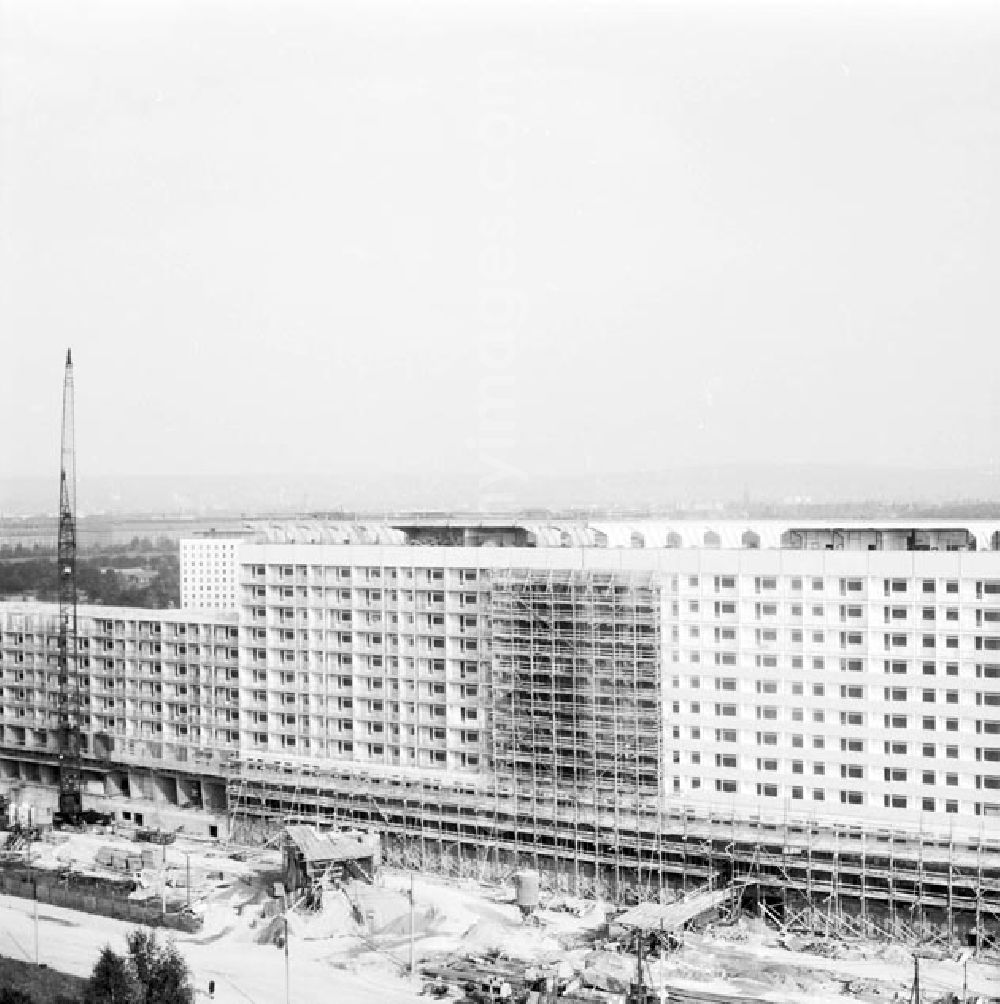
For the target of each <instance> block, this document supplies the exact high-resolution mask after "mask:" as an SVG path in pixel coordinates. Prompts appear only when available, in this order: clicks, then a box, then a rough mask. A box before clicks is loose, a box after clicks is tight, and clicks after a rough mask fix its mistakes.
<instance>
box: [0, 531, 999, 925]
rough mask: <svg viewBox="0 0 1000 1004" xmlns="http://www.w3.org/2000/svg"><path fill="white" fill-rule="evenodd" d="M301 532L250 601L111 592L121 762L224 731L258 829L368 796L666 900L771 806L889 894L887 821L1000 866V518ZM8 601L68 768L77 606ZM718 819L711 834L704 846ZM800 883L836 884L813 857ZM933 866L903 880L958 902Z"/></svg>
mask: <svg viewBox="0 0 1000 1004" xmlns="http://www.w3.org/2000/svg"><path fill="white" fill-rule="evenodd" d="M280 536H281V535H280V534H279V533H275V532H273V531H272V532H270V533H269V534H268V535H267V539H265V540H261V541H254V542H251V541H244V542H243V543H241V544H239V545H238V551H237V552H236V553H237V555H238V566H237V568H236V572H235V577H236V581H237V582H238V589H237V592H236V593H235V596H234V602H235V604H236V610H235V611H234V612H233V613H229V614H225V613H205V614H199V615H195V614H194V613H190V612H186V611H182V612H176V613H172V614H171V613H167V612H160V611H158V612H155V613H154V612H152V611H130V612H124V611H114V612H112V611H107V612H105V613H104V614H103V616H102V615H101V613H100V612H98V611H88V613H87V618H85V622H86V623H87V624H88V625H89V626H88V627H87V628H86V630H85V632H84V634H85V640H86V641H87V651H88V656H89V659H90V663H89V665H88V666H87V667H86V669H87V670H88V672H89V678H88V683H87V689H88V694H89V699H90V706H89V712H90V725H89V728H90V730H91V733H92V737H93V738H92V745H91V747H90V750H91V753H92V756H94V758H95V765H96V764H97V758H98V757H99V756H103V757H104V762H106V763H107V762H112V763H113V762H118V763H124V764H136V763H138V762H140V761H146V762H149V763H152V764H153V766H154V767H155V766H157V765H156V762H155V761H156V756H155V755H154V754H155V751H157V750H160V751H161V752H160V756H161V757H162V758H163V759H164V760H165V761H167V760H169V761H170V763H171V765H175V761H181V762H183V761H184V759H185V757H186V758H187V761H188V763H190V761H191V759H192V758H193V757H194V756H195V755H196V751H201V752H200V753H198V754H197V755H198V756H199V758H200V760H201V763H200V765H199V769H202V772H203V774H204V776H205V777H206V778H212V777H214V778H215V779H216V780H218V781H220V782H221V781H223V780H224V781H225V783H226V785H227V798H226V799H225V804H226V806H227V807H228V811H229V821H230V823H237V822H240V821H241V820H242V821H243V822H246V821H248V820H250V821H252V820H255V819H256V820H261V819H272V820H275V819H281V818H283V817H287V816H288V815H314V816H315V817H317V818H324V817H328V818H331V819H334V818H351V819H352V820H354V821H359V820H364V821H368V822H369V823H371V824H372V825H374V826H377V827H379V828H381V829H383V830H384V832H385V833H386V834H387V837H392V838H393V839H397V838H398V840H399V841H400V842H401V845H407V843H409V844H411V845H419V847H420V848H421V854H423V853H424V852H425V851H426V848H427V846H428V841H431V842H434V843H435V845H436V846H437V848H438V851H439V852H440V853H441V855H442V860H443V859H444V857H446V856H447V854H446V850H447V848H448V847H452V848H454V849H455V853H456V854H457V855H459V856H461V854H462V853H465V852H466V851H467V852H469V853H472V854H473V855H475V854H477V853H481V852H482V850H483V849H484V848H490V847H493V848H495V849H496V850H497V853H498V854H499V853H502V854H503V855H505V856H506V857H507V858H508V859H509V858H510V857H512V856H513V857H515V858H516V857H517V856H519V855H523V854H529V855H531V856H533V857H534V859H535V860H536V862H537V861H539V859H547V860H550V861H553V862H555V867H556V868H557V870H558V869H559V868H562V869H563V870H564V871H565V870H566V869H569V870H570V871H571V872H572V873H573V874H574V876H575V878H576V879H581V878H586V877H587V876H589V877H590V879H592V880H594V881H596V880H597V879H598V878H599V876H600V875H601V874H604V873H605V872H607V871H608V870H609V869H610V870H612V871H613V872H614V875H615V881H616V883H617V882H619V881H620V880H622V876H623V875H627V876H630V878H628V879H627V880H625V881H627V882H631V883H632V885H633V886H634V887H635V888H636V889H640V890H643V892H642V894H649V892H650V889H651V888H652V887H651V886H650V884H649V883H650V882H651V881H652V879H651V876H658V877H659V878H658V881H660V882H661V883H662V881H663V877H664V875H667V876H668V877H669V876H670V875H673V876H677V875H681V876H687V875H702V876H704V877H707V876H709V875H719V874H722V873H723V872H725V871H726V869H727V868H728V869H730V870H731V869H732V868H733V867H736V865H737V864H739V862H737V861H736V859H735V858H734V859H733V860H731V861H729V863H728V864H726V862H724V861H722V858H721V857H720V855H721V854H722V852H721V851H718V852H717V850H713V849H712V847H713V846H714V842H716V841H718V842H719V843H720V846H730V847H732V846H743V845H741V844H739V841H737V840H735V838H734V835H735V833H736V829H734V828H735V827H738V826H741V825H743V824H746V825H749V826H752V827H759V828H760V830H759V833H758V834H757V836H750V837H746V846H747V847H749V844H750V843H753V842H754V841H757V842H759V840H760V839H763V838H762V837H761V834H766V833H773V832H775V828H784V830H783V833H784V836H783V837H782V840H783V841H784V845H785V846H786V847H787V846H791V845H792V844H793V843H794V841H795V839H798V838H796V837H794V836H790V835H789V832H790V829H789V828H791V832H794V833H797V834H800V835H801V834H806V835H807V836H808V834H810V833H813V832H814V828H815V827H820V828H821V829H823V828H825V832H830V833H833V834H834V835H837V834H840V835H841V836H842V838H843V839H844V840H845V841H848V845H847V846H848V848H849V852H845V853H846V854H847V857H849V856H850V854H851V853H855V852H857V853H859V854H860V855H861V857H860V859H859V860H861V861H862V866H859V868H858V869H856V873H857V874H860V875H861V876H862V878H861V879H860V882H861V885H860V886H857V887H856V888H855V887H853V886H852V887H850V888H847V887H845V890H846V891H844V894H845V895H853V896H860V897H861V898H862V899H863V898H864V896H865V895H866V892H865V890H866V889H868V893H867V894H868V895H871V894H872V893H871V887H870V886H865V879H864V877H863V876H864V874H865V872H866V869H865V868H864V867H863V862H864V860H865V856H864V855H865V851H864V849H863V848H862V850H860V851H857V848H856V846H855V845H854V844H853V843H851V842H852V841H855V840H856V839H862V840H863V839H864V835H865V834H877V833H878V832H879V831H884V832H886V833H888V832H890V831H891V832H892V833H894V834H897V835H898V834H902V835H903V837H904V839H905V840H910V841H911V843H910V844H909V845H907V846H906V847H904V846H903V845H902V844H900V843H899V841H896V842H895V843H893V844H892V846H893V847H894V848H895V850H894V851H893V852H892V853H895V854H896V855H898V856H899V857H900V859H901V860H902V859H904V858H909V859H917V858H919V860H921V861H923V860H924V856H925V855H927V854H928V853H930V852H928V850H927V849H928V848H934V847H937V848H939V849H940V848H941V847H948V848H950V849H951V848H954V847H956V846H959V845H960V847H961V850H962V853H964V854H967V855H968V854H973V855H974V856H975V855H979V857H977V858H976V860H977V862H978V864H977V865H976V867H977V868H978V871H976V875H977V876H978V877H977V879H976V881H977V882H981V881H984V880H983V865H982V859H981V855H982V854H983V853H987V854H988V855H991V857H989V859H988V862H987V864H988V868H987V870H988V871H989V869H997V868H1000V550H997V547H998V543H1000V537H998V526H997V525H996V524H987V523H976V524H974V525H971V526H969V525H966V524H957V523H956V524H945V525H918V526H898V525H895V524H886V525H883V526H879V527H872V526H865V525H862V524H854V525H850V526H840V527H831V526H829V525H823V524H816V523H812V524H806V523H801V524H790V523H777V522H772V523H755V524H750V523H725V524H722V523H720V524H704V525H702V524H699V525H697V526H695V525H693V524H680V523H677V524H659V523H644V524H628V525H627V524H610V523H606V524H592V525H582V524H572V525H567V526H558V525H557V526H552V525H542V524H527V523H524V524H518V523H515V524H509V525H503V526H500V525H493V526H489V525H476V526H471V525H468V524H457V523H448V524H442V523H434V522H430V521H427V522H425V523H423V524H416V523H414V525H409V526H406V527H403V528H400V527H395V528H383V530H382V531H379V530H373V531H372V532H371V533H367V532H366V533H360V534H353V535H349V536H346V537H345V536H342V535H339V534H338V533H336V532H324V533H322V534H319V535H313V536H310V535H309V534H307V533H304V532H303V531H302V530H301V528H299V529H297V530H296V532H295V533H294V534H292V537H291V542H287V543H282V542H280ZM303 537H305V538H306V539H315V540H321V541H327V542H320V543H304V542H302V540H303ZM342 539H349V540H355V541H357V540H369V541H372V540H376V541H378V540H384V541H387V543H357V542H355V543H330V542H329V541H331V540H342ZM400 540H405V541H406V542H405V543H400V542H397V541H400ZM222 543H227V542H222ZM470 544H471V545H472V546H469V545H470ZM192 560H195V561H197V560H199V559H198V552H196V551H189V552H188V556H187V558H186V562H187V563H190V561H192ZM0 609H2V608H0ZM0 617H2V619H3V646H2V655H3V660H2V661H0V669H2V671H3V678H2V681H0V682H2V684H3V690H4V694H3V697H2V700H0V705H2V706H3V708H4V712H3V717H2V719H0V721H2V722H3V735H2V743H3V748H2V750H0V756H2V757H4V758H5V759H6V762H7V763H8V764H11V763H16V764H23V763H24V762H25V761H26V760H28V759H31V756H32V755H34V754H38V756H36V757H35V759H38V760H39V762H42V760H41V758H42V757H43V755H44V754H47V753H49V752H50V751H51V742H52V740H51V739H50V738H47V739H46V740H45V742H44V743H42V742H41V740H40V739H39V735H40V733H39V730H38V728H37V725H38V724H39V723H40V722H45V721H46V720H47V719H46V718H45V716H46V715H49V716H50V715H51V711H52V709H51V707H50V706H49V705H48V704H47V703H46V701H47V700H48V696H47V695H48V694H49V693H50V690H49V688H51V686H52V680H51V675H52V674H51V670H50V669H49V668H48V667H49V666H50V665H51V660H52V659H53V658H54V648H53V647H52V646H53V644H54V623H55V618H54V615H53V614H52V612H48V613H45V614H44V615H43V614H42V613H31V611H30V610H29V609H27V608H23V609H22V608H12V607H8V608H6V609H4V610H3V613H2V615H0ZM32 617H34V618H36V619H37V618H40V619H41V620H40V621H39V620H35V621H31V618H32ZM29 622H30V623H29ZM22 623H23V624H25V626H24V627H23V628H22V627H19V625H21V624H22ZM154 624H155V625H157V630H156V631H155V632H154V631H153V628H152V625H154ZM43 625H47V626H43ZM144 632H145V633H144ZM220 632H221V634H220ZM237 635H238V637H237ZM195 638H197V640H195ZM144 644H145V645H147V646H153V645H155V644H159V645H160V651H159V652H156V651H154V650H153V648H152V647H148V648H146V649H143V647H142V646H143V645H144ZM109 645H110V648H109V647H108V646H109ZM165 646H170V649H169V652H168V651H167V650H166V648H165ZM182 646H183V647H184V650H183V651H182V650H181V649H182ZM192 646H194V647H196V648H197V651H193V650H192ZM237 649H238V653H237ZM105 653H106V654H105ZM19 659H21V660H27V662H19V661H18V660H19ZM39 660H40V662H39ZM29 664H30V669H31V672H32V673H33V674H34V675H33V676H32V677H31V678H29V677H28V676H24V677H23V678H22V677H19V676H17V674H18V673H27V672H28V670H29ZM157 665H159V666H160V667H161V670H160V673H161V676H160V678H159V679H157V676H156V673H155V671H154V668H153V667H155V666H157ZM181 667H185V668H186V673H187V682H185V681H184V679H183V676H184V674H182V673H181V672H180V670H181ZM193 669H196V670H197V673H198V676H197V682H195V680H194V679H193V678H192V676H191V673H192V670H193ZM11 673H13V674H14V675H13V676H11V675H10V674H11ZM143 685H145V686H147V688H148V687H150V686H154V687H155V686H157V685H158V686H159V687H160V688H161V689H160V692H159V695H155V694H154V692H153V691H150V690H148V689H147V691H146V692H144V691H143V690H142V687H143ZM185 686H186V687H187V688H188V689H187V692H186V693H182V692H181V689H180V688H181V687H185ZM168 687H169V688H172V689H171V690H170V691H169V694H168V692H167V691H166V690H165V689H164V688H168ZM192 687H194V688H195V689H194V690H192ZM17 695H22V696H17ZM29 695H33V696H29ZM156 696H159V697H160V700H159V701H156V700H155V699H154V698H155V697H156ZM182 699H183V702H182ZM111 701H114V703H113V704H111V703H110V702H111ZM122 701H124V705H122V703H121V702H122ZM182 708H183V709H184V710H183V712H182V710H181V709H182ZM154 709H155V710H154ZM22 712H24V713H23V714H22ZM39 714H40V715H42V718H38V717H37V716H38V715H39ZM26 715H31V716H34V717H31V718H30V720H27V719H26V717H25V716H26ZM49 721H50V719H49ZM182 728H184V729H186V730H187V731H186V732H184V731H182ZM42 731H44V730H42ZM101 735H105V736H107V737H108V740H109V741H113V746H112V747H111V748H110V749H102V748H101V745H100V744H101V742H103V741H104V740H102V739H101V738H100V736H101ZM227 757H228V758H230V766H229V767H228V768H223V767H222V762H223V761H224V760H225V759H226V758H227ZM164 766H166V764H164ZM95 769H96V766H95ZM7 770H8V775H10V774H11V772H12V769H11V768H10V767H9V766H8V768H7ZM21 770H22V768H21V767H17V768H15V769H14V770H13V772H14V773H18V772H20V771H21ZM49 777H50V778H51V774H50V775H49ZM213 798H215V804H216V805H218V804H219V801H218V798H217V797H216V796H213ZM695 826H701V827H702V830H701V831H699V832H701V833H702V836H703V837H704V839H705V840H706V841H707V843H706V845H705V846H706V847H708V848H709V849H708V850H706V851H705V852H704V853H703V854H701V856H700V857H699V856H697V855H693V852H691V851H690V850H684V851H679V850H678V847H680V846H681V845H682V842H683V841H686V840H687V838H688V836H689V832H688V828H689V827H695ZM807 836H806V837H802V839H803V840H805V839H807ZM730 838H733V839H731V840H730V843H729V844H728V845H727V844H726V840H727V839H730ZM741 839H743V838H741ZM767 839H774V838H773V837H771V838H767ZM837 839H840V838H839V837H838V838H837ZM877 839H878V840H880V839H881V838H877V837H875V836H873V837H872V840H873V841H874V840H877ZM893 839H894V840H895V838H893ZM956 841H957V842H958V844H956ZM685 846H687V847H688V848H690V847H691V846H692V845H691V844H689V843H688V844H686V845H685ZM852 847H853V848H854V851H850V848H852ZM404 853H405V846H404ZM448 853H450V852H448ZM728 853H730V854H732V853H733V852H728ZM796 853H799V852H798V851H796ZM833 853H834V854H840V853H841V851H834V852H833ZM869 853H873V854H876V855H878V854H883V853H884V847H881V846H876V847H875V850H874V851H871V852H869ZM941 853H943V852H941ZM951 853H952V850H949V851H948V854H949V855H950V854H951ZM994 856H995V857H996V860H994ZM847 857H845V858H844V860H845V861H846V860H847ZM745 858H746V860H745V861H743V863H742V865H740V867H751V865H752V866H753V867H757V864H754V862H758V860H759V858H758V856H757V851H756V850H755V851H753V852H752V853H751V851H750V850H747V851H746V855H745ZM741 860H742V859H741ZM796 860H797V861H798V860H801V859H796ZM949 860H951V859H950V858H949ZM786 864H787V863H786ZM775 867H777V866H775ZM782 867H786V865H782ZM787 867H789V868H790V867H791V866H787ZM817 867H818V866H817ZM921 867H923V866H921ZM948 867H949V869H951V867H952V866H951V865H950V864H949V865H948ZM845 868H846V865H845ZM826 873H829V868H827V870H826ZM826 873H824V874H826ZM950 873H951V872H950V871H949V874H950ZM818 874H819V873H817V875H818ZM921 874H922V873H921ZM991 874H992V873H991ZM776 875H777V873H774V874H772V879H773V880H774V881H775V882H777V881H778V878H776V877H775V876H776ZM823 881H825V882H829V881H831V880H829V879H823ZM901 881H902V880H901ZM927 881H928V882H930V881H931V880H930V879H928V880H927ZM989 881H991V882H994V884H995V885H996V889H992V887H990V888H991V891H990V892H989V896H988V897H987V899H986V900H984V899H983V896H982V895H981V892H982V889H981V887H979V886H977V887H976V890H973V891H972V892H969V896H971V897H972V898H971V899H969V902H973V901H975V902H987V901H988V902H993V901H994V900H995V901H996V905H997V906H998V907H1000V871H997V873H996V877H995V879H994V878H989ZM796 882H798V885H795V883H792V887H794V888H799V889H801V890H806V889H807V888H808V889H809V890H815V889H816V888H819V886H818V885H817V883H819V882H820V880H819V878H816V877H815V876H814V874H813V870H812V866H811V865H810V866H808V867H806V868H805V871H804V872H803V873H802V875H801V876H800V878H799V879H796ZM905 883H909V885H907V886H906V889H907V891H905V893H904V892H903V891H901V890H902V889H903V887H902V886H901V885H897V886H892V883H891V882H890V887H889V888H887V889H882V890H881V891H880V892H879V895H882V896H883V897H884V899H885V901H886V902H887V903H888V902H893V901H894V900H893V897H894V896H895V897H897V898H899V897H900V896H902V897H903V898H904V899H905V897H906V896H909V897H910V899H909V902H912V903H916V902H930V901H931V900H932V899H933V897H931V894H930V893H928V892H927V889H928V888H930V886H925V884H924V879H923V878H921V879H920V887H919V889H918V888H917V885H916V884H915V883H916V880H913V881H912V882H911V881H910V879H909V878H907V879H906V880H905ZM905 883H904V884H905ZM823 888H827V887H826V886H824V887H823ZM836 888H838V887H836V884H835V889H836ZM970 888H971V887H970ZM831 894H832V893H831ZM934 895H935V896H937V901H938V902H940V903H945V902H947V903H948V904H952V903H958V902H959V900H956V899H955V895H954V891H953V890H951V889H949V891H948V892H947V894H945V893H935V894H934ZM928 897H931V898H928ZM976 897H978V899H977V898H976ZM989 897H992V899H990V898H989ZM959 899H960V897H959ZM956 908H958V907H956ZM948 909H949V910H950V909H951V905H949V906H948Z"/></svg>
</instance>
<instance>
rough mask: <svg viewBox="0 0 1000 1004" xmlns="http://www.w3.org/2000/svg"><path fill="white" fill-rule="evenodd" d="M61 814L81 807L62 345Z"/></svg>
mask: <svg viewBox="0 0 1000 1004" xmlns="http://www.w3.org/2000/svg"><path fill="white" fill-rule="evenodd" d="M57 554H58V566H59V814H60V816H61V817H62V819H63V821H64V822H69V823H76V822H77V821H78V820H79V818H80V815H81V812H82V810H83V798H82V793H81V787H82V786H81V775H82V769H81V763H80V755H81V748H82V745H83V741H82V735H81V730H80V718H81V701H80V673H79V665H78V652H77V635H76V444H75V436H74V431H73V355H72V351H71V350H70V349H67V350H66V375H65V378H64V380H63V401H62V448H61V454H60V465H59V545H58V551H57Z"/></svg>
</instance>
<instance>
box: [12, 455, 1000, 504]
mask: <svg viewBox="0 0 1000 1004" xmlns="http://www.w3.org/2000/svg"><path fill="white" fill-rule="evenodd" d="M55 484H56V482H55V479H54V478H53V479H41V478H6V479H4V480H3V481H2V482H0V516H11V515H19V514H34V513H46V512H48V513H51V512H53V511H54V509H55V503H56V490H55ZM78 497H79V508H80V511H81V512H82V513H101V512H104V513H126V512H127V513H161V514H170V515H176V514H192V515H193V514H206V513H207V514H211V513H219V514H222V513H251V512H274V513H281V512H310V511H319V510H331V509H339V508H346V509H358V510H365V511H368V512H375V513H377V512H381V511H399V510H415V509H437V510H459V511H460V510H466V509H467V510H479V509H482V508H497V505H498V500H500V502H501V503H502V504H504V505H505V507H508V508H516V509H524V508H543V509H556V508H557V509H565V508H569V507H573V508H582V509H587V508H592V507H598V508H602V509H608V508H611V509H618V508H620V509H623V510H648V509H652V510H659V509H665V508H671V507H678V506H679V507H683V508H685V509H688V510H693V511H700V510H705V511H711V510H712V509H714V508H719V507H728V506H733V505H740V506H744V507H747V506H749V507H750V508H758V507H760V506H765V507H766V506H770V505H791V506H799V505H806V506H809V505H818V506H826V505H838V504H848V505H858V504H876V505H885V504H889V503H892V504H900V505H913V504H929V505H940V504H942V503H956V504H964V503H970V502H973V503H990V502H993V501H997V502H1000V470H997V469H993V468H979V469H953V470H949V469H937V470H913V469H907V468H895V467H880V468H874V467H851V466H832V465H823V464H786V465H768V466H759V465H751V464H745V465H736V464H730V465H724V466H720V467H686V468H678V469H673V470H671V469H658V470H648V471H639V472H621V473H614V472H610V473H609V472H604V473H584V472H581V473H574V474H551V473H547V474H534V475H525V476H523V477H522V476H515V475H510V476H507V477H505V478H504V479H503V480H502V481H499V482H491V481H490V480H489V478H487V477H485V476H484V475H483V472H479V471H472V472H466V473H455V472H452V473H442V472H429V473H426V474H423V475H421V474H412V473H406V474H402V475H394V474H371V473H363V472H355V473H351V472H343V473H337V474H318V475H242V476H223V475H220V476H215V477H194V476H185V475H178V476H168V475H163V476H155V477H120V478H110V477H98V478H87V477H81V478H80V484H79V493H78Z"/></svg>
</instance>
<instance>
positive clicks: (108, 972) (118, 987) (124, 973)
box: [83, 945, 143, 1004]
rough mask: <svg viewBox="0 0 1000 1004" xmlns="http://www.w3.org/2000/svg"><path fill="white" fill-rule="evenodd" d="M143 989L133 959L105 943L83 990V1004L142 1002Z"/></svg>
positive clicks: (130, 1003)
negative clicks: (137, 977) (133, 967)
mask: <svg viewBox="0 0 1000 1004" xmlns="http://www.w3.org/2000/svg"><path fill="white" fill-rule="evenodd" d="M142 999H143V998H142V990H141V988H140V986H139V981H138V980H137V979H136V977H135V972H134V971H133V969H132V964H131V960H130V959H127V958H125V957H124V956H121V955H119V954H118V953H117V952H114V951H112V949H111V946H110V945H105V946H104V948H103V949H102V950H101V954H100V957H99V958H98V960H97V962H96V963H95V965H94V971H93V972H92V973H91V974H90V979H89V980H87V985H86V987H85V988H84V991H83V1004H141V1002H142Z"/></svg>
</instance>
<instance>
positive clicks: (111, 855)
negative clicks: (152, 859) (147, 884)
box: [94, 845, 150, 875]
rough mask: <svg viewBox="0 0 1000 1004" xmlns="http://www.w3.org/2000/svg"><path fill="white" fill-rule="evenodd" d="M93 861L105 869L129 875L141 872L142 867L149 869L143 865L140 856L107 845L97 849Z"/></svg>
mask: <svg viewBox="0 0 1000 1004" xmlns="http://www.w3.org/2000/svg"><path fill="white" fill-rule="evenodd" d="M94 859H95V860H96V861H97V863H98V864H99V865H103V866H104V867H105V868H113V869H114V870H115V871H120V872H128V873H129V874H130V875H134V874H136V873H137V872H141V871H142V869H143V868H144V867H150V866H149V865H146V864H145V862H144V860H143V856H142V855H141V854H133V853H132V852H131V851H122V850H119V849H118V848H117V847H109V846H108V845H105V846H104V847H101V848H99V849H98V851H97V854H96V855H95V856H94Z"/></svg>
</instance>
